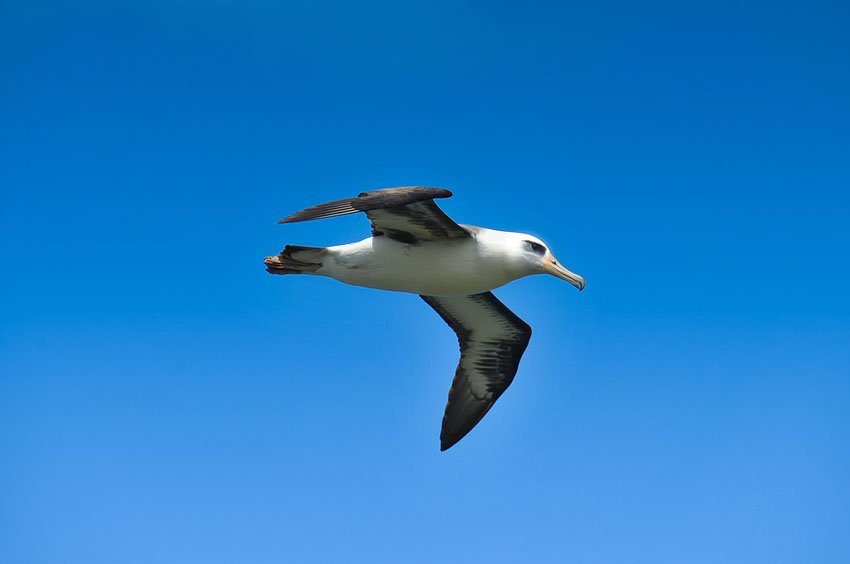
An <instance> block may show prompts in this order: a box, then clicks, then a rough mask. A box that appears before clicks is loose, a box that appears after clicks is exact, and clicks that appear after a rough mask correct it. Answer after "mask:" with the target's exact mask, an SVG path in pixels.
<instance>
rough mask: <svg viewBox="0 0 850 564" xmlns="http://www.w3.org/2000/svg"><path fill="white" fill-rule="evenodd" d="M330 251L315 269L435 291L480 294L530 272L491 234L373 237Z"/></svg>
mask: <svg viewBox="0 0 850 564" xmlns="http://www.w3.org/2000/svg"><path fill="white" fill-rule="evenodd" d="M497 233H498V232H497ZM328 251H329V255H330V256H329V257H328V259H327V260H325V261H323V267H322V268H321V269H319V271H318V272H316V274H321V275H325V276H330V277H331V278H334V279H336V280H339V281H340V282H344V283H346V284H352V285H355V286H365V287H368V288H377V289H381V290H393V291H397V292H410V293H413V294H423V295H430V296H440V295H468V294H479V293H481V292H487V291H489V290H492V289H494V288H498V287H499V286H502V285H504V284H507V283H508V282H510V281H512V280H516V279H517V278H520V277H522V276H524V275H525V274H527V273H525V272H522V271H521V269H519V268H517V265H516V264H515V263H514V261H511V260H510V257H509V256H505V255H506V252H505V248H504V247H503V246H501V245H499V244H498V242H497V241H494V240H493V238H492V237H490V238H488V237H486V236H479V237H477V238H469V239H452V240H445V241H425V242H421V243H419V244H416V245H408V244H405V243H400V242H398V241H394V240H393V239H390V238H388V237H370V238H369V239H364V240H363V241H359V242H357V243H351V244H348V245H340V246H336V247H330V248H329V249H328Z"/></svg>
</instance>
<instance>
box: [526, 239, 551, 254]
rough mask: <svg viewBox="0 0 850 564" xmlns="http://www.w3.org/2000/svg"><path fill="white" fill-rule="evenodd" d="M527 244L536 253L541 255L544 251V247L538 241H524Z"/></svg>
mask: <svg viewBox="0 0 850 564" xmlns="http://www.w3.org/2000/svg"><path fill="white" fill-rule="evenodd" d="M526 243H528V246H529V247H531V252H533V253H534V254H537V255H542V254H543V253H545V252H546V247H544V246H543V245H541V244H540V243H535V242H534V241H526Z"/></svg>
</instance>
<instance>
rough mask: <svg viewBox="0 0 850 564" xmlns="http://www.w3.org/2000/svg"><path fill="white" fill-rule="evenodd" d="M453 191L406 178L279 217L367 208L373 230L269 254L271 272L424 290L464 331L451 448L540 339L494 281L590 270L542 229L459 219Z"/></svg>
mask: <svg viewBox="0 0 850 564" xmlns="http://www.w3.org/2000/svg"><path fill="white" fill-rule="evenodd" d="M451 195H452V193H451V192H450V191H449V190H446V189H443V188H433V187H426V186H405V187H399V188H385V189H381V190H372V191H369V192H362V193H360V194H359V195H358V196H357V197H356V198H346V199H343V200H335V201H333V202H328V203H325V204H319V205H317V206H313V207H310V208H307V209H304V210H302V211H300V212H297V213H294V214H292V215H289V216H287V217H284V218H283V219H281V220H279V221H278V223H295V222H299V221H308V220H312V219H323V218H328V217H337V216H341V215H348V214H353V213H357V212H364V213H365V214H366V217H367V218H368V219H369V221H370V222H371V223H372V236H371V237H369V238H367V239H363V240H362V241H358V242H356V243H348V244H346V245H337V246H333V247H303V246H298V245H286V247H284V249H283V251H281V252H280V254H278V255H277V256H269V257H266V258H265V260H264V263H265V265H266V271H267V272H269V273H271V274H311V275H315V276H327V277H329V278H333V279H334V280H338V281H340V282H343V283H346V284H352V285H354V286H364V287H367V288H376V289H379V290H391V291H396V292H407V293H410V294H418V295H419V296H420V297H421V298H422V299H423V300H424V301H425V303H427V304H428V305H429V306H431V307H432V308H433V309H434V310H435V311H436V312H437V314H438V315H439V316H440V317H441V318H442V319H443V321H445V322H446V323H447V324H448V325H449V327H451V328H452V330H454V332H455V333H456V334H457V338H458V343H459V345H460V361H459V362H458V365H457V369H456V371H455V375H454V380H453V381H452V385H451V389H450V390H449V399H448V403H447V404H446V409H445V413H444V415H443V423H442V429H441V431H440V450H441V451H445V450H446V449H448V448H450V447H452V446H453V445H455V444H456V443H457V442H458V441H459V440H461V439H462V438H463V437H464V436H466V434H467V433H469V432H470V431H471V430H472V428H473V427H475V426H476V425H477V424H478V422H479V421H481V419H482V418H483V417H484V415H486V414H487V412H488V411H489V410H490V408H491V407H493V404H494V403H495V402H496V400H497V399H499V397H500V396H501V395H502V394H503V393H504V392H505V390H506V389H507V388H508V386H510V384H511V382H512V381H513V379H514V376H515V375H516V372H517V368H518V367H519V361H520V358H521V357H522V354H523V353H524V352H525V349H526V347H527V346H528V341H529V339H530V338H531V327H530V326H529V325H528V324H527V323H525V322H524V321H523V320H522V319H520V318H519V317H517V315H516V314H514V313H513V312H512V311H511V310H509V309H508V308H507V307H506V306H505V305H504V304H503V303H502V302H500V301H499V300H498V299H497V298H496V296H494V295H493V294H492V292H491V290H493V289H495V288H498V287H500V286H503V285H505V284H507V283H508V282H511V281H513V280H517V279H518V278H522V277H524V276H529V275H532V274H551V275H552V276H555V277H556V278H560V279H561V280H564V281H566V282H569V283H570V284H572V285H573V286H575V287H576V288H578V290H579V291H581V290H583V289H584V279H583V278H582V277H581V276H579V275H578V274H574V273H572V272H570V271H569V270H567V269H566V268H564V267H563V266H562V265H561V263H560V262H558V261H557V260H556V259H555V257H554V256H553V255H552V252H551V251H550V250H549V248H548V247H547V246H546V244H545V243H544V242H543V241H541V240H540V239H538V238H537V237H534V236H533V235H528V234H525V233H511V232H507V231H496V230H495V229H485V228H483V227H474V226H471V225H460V224H457V223H455V222H454V221H453V220H452V219H451V218H449V216H447V215H446V214H445V213H444V212H443V211H442V210H441V209H440V208H439V207H438V206H437V204H436V203H435V202H434V200H435V199H437V198H448V197H450V196H451Z"/></svg>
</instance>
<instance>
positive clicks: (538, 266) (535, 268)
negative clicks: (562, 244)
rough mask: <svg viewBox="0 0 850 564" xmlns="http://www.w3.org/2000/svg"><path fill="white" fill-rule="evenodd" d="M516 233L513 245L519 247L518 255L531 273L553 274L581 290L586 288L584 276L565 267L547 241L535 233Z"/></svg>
mask: <svg viewBox="0 0 850 564" xmlns="http://www.w3.org/2000/svg"><path fill="white" fill-rule="evenodd" d="M515 235H516V236H515V237H513V239H514V241H513V245H515V246H518V247H519V253H518V257H519V258H520V260H522V262H523V266H524V267H525V268H526V269H528V271H529V274H551V275H552V276H555V277H556V278H560V279H561V280H565V281H567V282H569V283H570V284H572V285H573V286H575V287H576V288H578V290H579V292H581V291H582V290H584V278H582V277H581V276H579V275H578V274H575V273H573V272H570V271H569V270H567V269H566V268H564V267H563V266H562V265H561V263H559V262H558V260H557V259H556V258H555V255H553V254H552V251H550V250H549V247H548V246H547V245H546V243H544V242H543V241H541V240H540V239H538V238H537V237H535V236H534V235H526V234H524V233H516V234H515Z"/></svg>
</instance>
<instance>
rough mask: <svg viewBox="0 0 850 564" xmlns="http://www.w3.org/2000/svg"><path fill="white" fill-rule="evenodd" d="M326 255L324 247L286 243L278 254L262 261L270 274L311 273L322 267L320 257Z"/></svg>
mask: <svg viewBox="0 0 850 564" xmlns="http://www.w3.org/2000/svg"><path fill="white" fill-rule="evenodd" d="M325 255H327V249H325V248H324V247H302V246H300V245H287V246H286V247H284V248H283V250H282V251H281V252H280V254H279V255H277V256H274V257H266V258H265V260H263V262H264V263H265V265H266V272H268V273H270V274H303V273H313V272H316V271H317V270H319V269H320V268H321V267H322V262H321V259H322V258H323V257H324V256H325Z"/></svg>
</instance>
